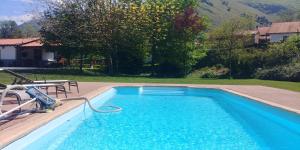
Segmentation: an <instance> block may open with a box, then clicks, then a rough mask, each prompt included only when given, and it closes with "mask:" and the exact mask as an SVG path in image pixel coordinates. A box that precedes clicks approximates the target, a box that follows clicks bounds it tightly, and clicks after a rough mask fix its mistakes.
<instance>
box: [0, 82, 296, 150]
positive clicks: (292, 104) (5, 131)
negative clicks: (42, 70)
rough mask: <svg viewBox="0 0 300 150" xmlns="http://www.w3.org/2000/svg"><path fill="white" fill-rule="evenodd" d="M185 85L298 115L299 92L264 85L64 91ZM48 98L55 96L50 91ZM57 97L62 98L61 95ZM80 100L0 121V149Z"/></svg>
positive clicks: (89, 93) (84, 92)
mask: <svg viewBox="0 0 300 150" xmlns="http://www.w3.org/2000/svg"><path fill="white" fill-rule="evenodd" d="M147 85H148V86H189V87H199V88H218V89H223V90H226V91H229V92H233V93H235V94H239V95H242V96H245V97H248V98H251V99H254V100H257V101H260V102H263V103H267V104H269V105H272V106H275V107H280V108H283V109H286V110H289V111H293V112H296V113H299V114H300V92H293V91H288V90H283V89H276V88H271V87H265V86H252V85H251V86H250V85H249V86H247V85H195V84H193V85H191V84H154V83H153V84H149V83H147V84H146V83H145V84H144V83H100V82H97V83H95V82H80V83H79V88H80V93H77V92H76V90H75V89H73V90H72V92H68V97H79V96H85V97H87V98H89V99H91V98H93V97H95V96H97V95H98V94H99V93H102V92H104V91H106V90H108V89H110V88H112V87H114V86H147ZM50 95H52V96H55V93H54V92H50ZM59 98H64V95H63V94H60V95H59ZM83 102H84V101H79V100H78V101H66V102H64V104H63V105H62V106H59V107H57V108H56V109H55V111H53V112H51V113H34V114H30V115H27V116H23V117H18V118H15V119H13V120H10V121H2V122H0V149H1V147H4V146H5V145H7V144H9V143H11V142H13V141H14V140H16V139H18V138H21V137H22V136H24V135H26V134H28V133H30V132H31V131H32V130H34V129H36V128H37V127H40V126H42V125H44V124H46V123H47V122H49V121H51V120H52V119H54V118H56V117H58V116H60V115H62V114H64V113H65V112H68V111H70V110H72V109H73V108H75V107H77V106H79V105H81V104H82V103H83ZM5 104H6V105H4V107H3V109H4V110H5V109H6V110H8V109H10V108H12V107H13V106H16V104H15V103H14V102H13V99H9V98H8V99H7V100H6V103H5ZM33 107H34V105H30V106H28V107H27V108H26V109H31V108H33Z"/></svg>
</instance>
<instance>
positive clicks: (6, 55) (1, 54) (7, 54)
mask: <svg viewBox="0 0 300 150" xmlns="http://www.w3.org/2000/svg"><path fill="white" fill-rule="evenodd" d="M0 59H1V60H16V48H15V47H14V46H0Z"/></svg>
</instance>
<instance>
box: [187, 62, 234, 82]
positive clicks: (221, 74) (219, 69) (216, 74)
mask: <svg viewBox="0 0 300 150" xmlns="http://www.w3.org/2000/svg"><path fill="white" fill-rule="evenodd" d="M228 73H229V69H228V68H224V67H223V66H222V65H216V66H213V67H205V68H202V69H200V70H196V71H194V73H193V74H194V75H192V76H195V74H196V76H197V77H200V78H208V79H218V78H225V77H227V76H228Z"/></svg>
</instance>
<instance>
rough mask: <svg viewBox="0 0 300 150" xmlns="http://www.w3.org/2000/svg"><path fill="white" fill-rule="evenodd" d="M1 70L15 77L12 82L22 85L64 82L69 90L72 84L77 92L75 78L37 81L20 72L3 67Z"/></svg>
mask: <svg viewBox="0 0 300 150" xmlns="http://www.w3.org/2000/svg"><path fill="white" fill-rule="evenodd" d="M3 71H5V72H7V73H9V74H11V75H13V76H15V77H16V78H15V81H14V82H13V83H12V84H21V85H24V84H48V83H53V84H65V83H67V84H68V86H69V91H71V86H73V87H76V88H77V92H78V93H79V87H78V82H77V81H75V80H39V81H35V80H31V79H29V78H27V77H25V76H23V75H21V74H18V73H16V72H13V71H11V70H7V69H3ZM59 90H63V89H59Z"/></svg>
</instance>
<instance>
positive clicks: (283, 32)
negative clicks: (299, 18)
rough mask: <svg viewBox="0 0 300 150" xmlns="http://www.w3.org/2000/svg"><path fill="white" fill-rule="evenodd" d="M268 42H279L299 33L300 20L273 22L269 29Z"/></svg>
mask: <svg viewBox="0 0 300 150" xmlns="http://www.w3.org/2000/svg"><path fill="white" fill-rule="evenodd" d="M268 33H269V35H270V42H272V43H273V42H281V41H284V40H286V39H287V38H288V37H289V36H291V35H295V34H299V33H300V22H280V23H273V24H272V26H271V27H270V30H269V32H268Z"/></svg>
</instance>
